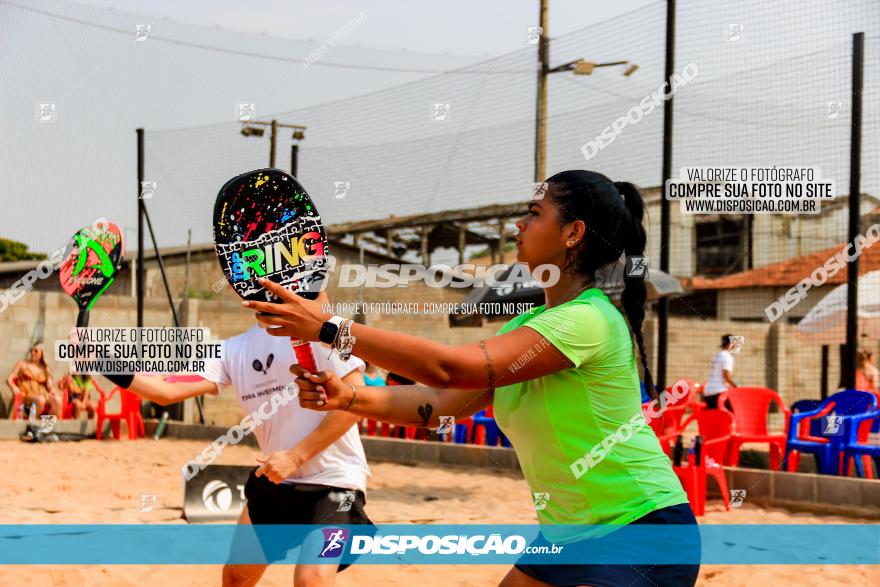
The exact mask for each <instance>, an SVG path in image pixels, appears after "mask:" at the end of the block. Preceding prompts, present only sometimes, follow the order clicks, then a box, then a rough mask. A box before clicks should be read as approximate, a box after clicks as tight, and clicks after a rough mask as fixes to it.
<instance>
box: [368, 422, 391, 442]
mask: <svg viewBox="0 0 880 587" xmlns="http://www.w3.org/2000/svg"><path fill="white" fill-rule="evenodd" d="M364 421H366V423H367V424H366V426H367V436H376V430H377V428H378V427H379V424H380V423H381V424H382V428H381V429H380V430H379V434H380V436H382V437H383V438H389V437H390V436H391V424H389V423H387V422H378V421H376V420H368V419H366V418H365V419H364Z"/></svg>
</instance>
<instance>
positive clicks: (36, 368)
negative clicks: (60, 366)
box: [6, 342, 61, 417]
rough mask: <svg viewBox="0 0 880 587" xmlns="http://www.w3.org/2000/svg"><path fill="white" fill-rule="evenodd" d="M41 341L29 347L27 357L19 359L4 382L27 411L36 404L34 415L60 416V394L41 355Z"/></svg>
mask: <svg viewBox="0 0 880 587" xmlns="http://www.w3.org/2000/svg"><path fill="white" fill-rule="evenodd" d="M43 355H44V353H43V343H42V342H37V343H36V344H34V346H32V347H31V350H30V353H28V358H27V359H26V360H24V361H19V362H18V363H16V364H15V367H13V368H12V373H10V374H9V377H7V378H6V383H7V384H8V385H9V388H10V389H11V390H12V393H14V394H15V396H17V397H19V398H21V405H22V407H23V409H24V410H25V411H27V410H28V409H29V408H30V407H31V406H32V405H33V406H36V413H35V414H34V415H35V416H40V415H42V414H44V413H45V414H53V415H55V416H58V417H61V394H60V393H59V392H58V390H57V389H56V388H55V382H54V381H53V380H52V373H51V372H50V371H49V366H48V365H47V364H46V359H45V357H44V356H43Z"/></svg>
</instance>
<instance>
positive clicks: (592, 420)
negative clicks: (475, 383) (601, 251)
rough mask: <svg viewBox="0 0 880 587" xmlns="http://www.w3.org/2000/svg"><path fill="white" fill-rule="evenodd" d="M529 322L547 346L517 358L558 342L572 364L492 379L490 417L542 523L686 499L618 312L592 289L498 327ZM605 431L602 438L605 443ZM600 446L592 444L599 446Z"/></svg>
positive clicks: (623, 513)
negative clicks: (650, 419) (508, 381)
mask: <svg viewBox="0 0 880 587" xmlns="http://www.w3.org/2000/svg"><path fill="white" fill-rule="evenodd" d="M520 326H527V327H528V328H531V329H533V330H535V331H537V332H538V333H539V334H541V335H542V336H544V338H546V339H547V341H549V342H550V346H546V347H543V348H542V347H540V346H536V347H535V348H534V349H532V352H530V353H528V354H527V355H526V356H524V357H522V358H521V360H518V361H516V362H515V364H513V365H511V366H510V367H509V368H508V370H507V371H505V372H499V374H498V376H497V377H498V382H499V384H500V385H503V383H504V376H505V375H510V373H511V372H515V370H516V368H517V365H518V364H520V366H521V363H522V362H523V361H528V360H541V355H542V354H543V353H556V352H561V353H562V354H563V355H565V356H566V357H567V358H568V359H569V360H570V361H571V362H572V364H573V365H574V366H573V367H571V368H569V369H565V370H563V371H559V372H557V373H553V374H551V375H546V376H544V377H541V378H539V379H534V380H531V381H524V382H522V383H516V384H513V385H507V386H503V387H498V388H496V390H495V402H494V409H495V420H496V422H497V423H498V425H499V427H500V428H501V430H502V431H503V432H504V434H506V435H507V437H508V438H509V439H510V441H511V443H512V444H513V447H514V449H515V450H516V455H517V458H518V459H519V462H520V466H521V467H522V470H523V473H524V475H525V478H526V481H528V484H529V487H530V488H531V490H532V492H533V493H545V494H549V495H548V496H539V498H536V501H538V500H540V502H541V505H543V509H539V508H536V510H537V512H536V513H537V515H538V521H539V522H540V523H541V524H578V525H580V524H629V523H630V522H632V521H634V520H637V519H638V518H641V517H642V516H644V515H646V514H648V513H650V512H652V511H654V510H657V509H660V508H664V507H668V506H672V505H677V504H683V503H687V501H688V500H687V495H686V494H685V492H684V490H683V489H682V487H681V483H680V482H679V480H678V477H677V476H676V475H675V473H674V472H673V471H672V465H671V463H670V462H669V458H668V457H667V456H666V455H665V454H664V453H663V450H662V449H661V448H660V443H659V442H658V440H657V437H656V436H655V435H654V433H653V431H651V429H650V427H649V426H648V425H647V423H645V421H644V418H643V417H641V394H640V388H639V375H638V370H637V369H636V364H635V355H634V353H633V342H632V337H631V334H630V331H629V327H628V326H627V323H626V320H625V319H624V317H623V315H622V314H621V313H620V312H619V311H618V310H617V308H615V307H614V305H613V304H612V303H611V302H610V301H609V300H608V298H607V297H606V296H605V294H604V293H602V291H601V290H599V289H589V290H587V291H585V292H583V293H581V294H580V295H579V296H578V297H577V298H575V299H573V300H571V301H569V302H566V303H564V304H561V305H559V306H556V307H554V308H550V309H549V310H548V309H546V307H545V306H539V307H538V308H535V309H533V310H532V312H531V313H526V314H521V315H520V316H517V317H516V318H514V319H513V320H511V321H510V322H508V323H507V324H505V325H504V327H503V328H501V330H500V331H499V332H498V334H504V333H506V332H510V331H511V330H514V329H516V328H518V327H520ZM603 441H605V444H603ZM596 447H598V448H596Z"/></svg>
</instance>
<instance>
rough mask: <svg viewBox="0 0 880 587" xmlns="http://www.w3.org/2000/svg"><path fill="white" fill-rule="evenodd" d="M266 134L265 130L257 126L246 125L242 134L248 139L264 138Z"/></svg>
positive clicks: (242, 129) (242, 128)
mask: <svg viewBox="0 0 880 587" xmlns="http://www.w3.org/2000/svg"><path fill="white" fill-rule="evenodd" d="M264 132H265V130H264V129H262V128H259V127H256V126H248V125H244V126H243V127H241V134H242V135H244V136H246V137H261V136H263V133H264Z"/></svg>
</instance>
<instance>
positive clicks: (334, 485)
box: [111, 294, 372, 587]
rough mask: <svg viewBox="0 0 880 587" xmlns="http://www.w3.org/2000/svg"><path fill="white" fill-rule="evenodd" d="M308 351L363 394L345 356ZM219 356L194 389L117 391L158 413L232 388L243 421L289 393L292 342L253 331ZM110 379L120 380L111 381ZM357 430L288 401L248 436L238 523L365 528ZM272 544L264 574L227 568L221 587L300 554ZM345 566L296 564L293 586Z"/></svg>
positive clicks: (330, 577) (341, 415)
mask: <svg viewBox="0 0 880 587" xmlns="http://www.w3.org/2000/svg"><path fill="white" fill-rule="evenodd" d="M322 295H323V294H322ZM310 344H311V346H312V353H313V355H314V357H315V362H316V363H317V367H318V369H319V370H321V371H324V370H328V369H329V370H333V371H336V372H339V373H342V374H345V377H343V381H345V382H347V383H349V384H353V385H364V379H363V371H364V362H363V361H362V360H360V359H359V358H357V357H354V356H353V357H351V358H350V359H349V360H348V361H345V362H343V361H341V360H340V359H339V357H338V355H337V354H333V355H332V356H331V355H330V350H329V349H327V348H326V347H323V346H321V345H320V344H318V343H310ZM221 356H222V357H223V358H222V359H214V360H211V361H207V362H206V365H205V370H204V371H203V372H202V373H200V374H199V375H200V376H201V377H202V381H197V382H179V383H169V382H166V381H164V380H163V379H162V378H159V377H149V376H145V375H133V376H131V375H129V376H123V377H122V379H124V381H122V382H121V383H120V384H121V385H122V387H125V388H127V389H128V390H129V391H131V392H133V393H135V394H137V395H139V396H140V397H142V398H144V399H147V400H150V401H153V402H156V403H158V404H161V405H168V404H171V403H176V402H179V401H182V400H184V399H188V398H190V397H195V396H198V395H207V394H217V393H218V391H219V389H220V388H221V387H222V386H225V385H228V384H232V385H233V386H234V387H235V391H236V394H237V396H238V399H239V402H240V404H241V407H242V410H243V411H244V412H245V413H247V414H253V413H254V412H256V411H257V410H258V409H259V408H260V407H261V406H262V405H263V404H264V403H266V402H268V401H269V400H270V398H271V397H272V396H273V395H275V394H279V393H286V392H288V391H289V390H287V391H286V390H285V387H286V386H288V385H294V386H295V384H294V379H295V378H294V376H293V375H291V373H290V372H289V370H288V369H289V367H290V365H291V364H294V363H296V362H297V361H296V356H295V354H294V352H293V348H292V347H291V344H290V340H289V339H284V338H278V337H275V336H271V335H269V334H268V333H267V332H266V331H265V329H264V328H262V327H260V326H254V327H252V328H250V329H249V330H247V331H246V332H244V333H243V334H240V335H238V336H235V337H232V338H230V339H229V340H226V341H225V342H223V352H222V355H221ZM128 377H130V378H131V380H130V382H129V381H128V379H127V378H128ZM115 379H120V378H119V377H116V376H114V377H111V380H115ZM124 383H127V385H125V384H124ZM359 421H360V417H359V416H355V415H353V414H350V413H347V412H332V413H323V412H316V411H313V410H308V409H305V408H302V407H300V405H299V403H298V402H295V401H294V402H288V403H287V404H286V405H284V406H283V407H282V408H281V409H278V410H277V411H276V412H275V413H274V414H272V415H271V417H270V418H269V419H267V420H264V421H263V422H262V423H261V424H259V425H258V426H257V427H256V428H255V429H254V430H253V434H254V436H255V438H256V440H257V444H258V445H259V447H260V450H261V451H262V452H263V455H264V456H261V457H258V458H257V461H258V462H259V466H257V467H256V468H255V469H254V471H253V472H252V473H251V475H250V477H249V478H248V481H247V483H246V485H245V488H244V492H245V497H246V498H247V504H246V505H245V507H244V510H243V511H242V514H241V517H240V518H239V520H238V523H239V524H256V525H260V524H295V525H302V524H369V525H372V522H371V521H370V519H369V518H368V517H367V515H366V513H365V512H364V504H365V502H366V496H365V491H366V480H367V477H368V476H369V475H370V469H369V467H368V465H367V459H366V456H365V454H364V449H363V446H362V445H361V440H360V435H359V432H358V427H357V423H358V422H359ZM248 540H250V541H253V534H250V535H246V534H245V533H244V532H243V531H242V532H240V533H237V535H236V538H235V541H234V543H233V546H232V549H233V552H236V549H239V550H244V549H245V548H247V547H246V546H245V545H244V544H245V542H246V541H248ZM237 541H240V542H238V544H236V542H237ZM270 542H271V543H270ZM275 542H276V541H266V543H265V544H262V550H263V553H264V554H265V558H266V561H267V562H266V564H246V565H245V564H229V563H227V564H226V565H225V566H224V567H223V585H224V587H228V586H233V585H235V586H238V585H248V586H250V585H256V583H257V581H259V579H260V577H261V576H262V574H263V572H264V571H265V570H266V567H268V564H269V563H271V562H274V561H277V560H280V559H283V558H285V556H286V555H287V552H288V549H289V548H293V547H296V546H299V545H298V544H288V545H282V544H276V543H275ZM251 544H252V542H251ZM348 566H349V565H333V564H312V565H301V564H298V565H296V569H295V571H294V585H295V586H300V585H309V586H313V585H321V586H324V585H333V583H334V581H335V577H336V573H337V572H338V571H341V570H343V569H345V568H346V567H348Z"/></svg>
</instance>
